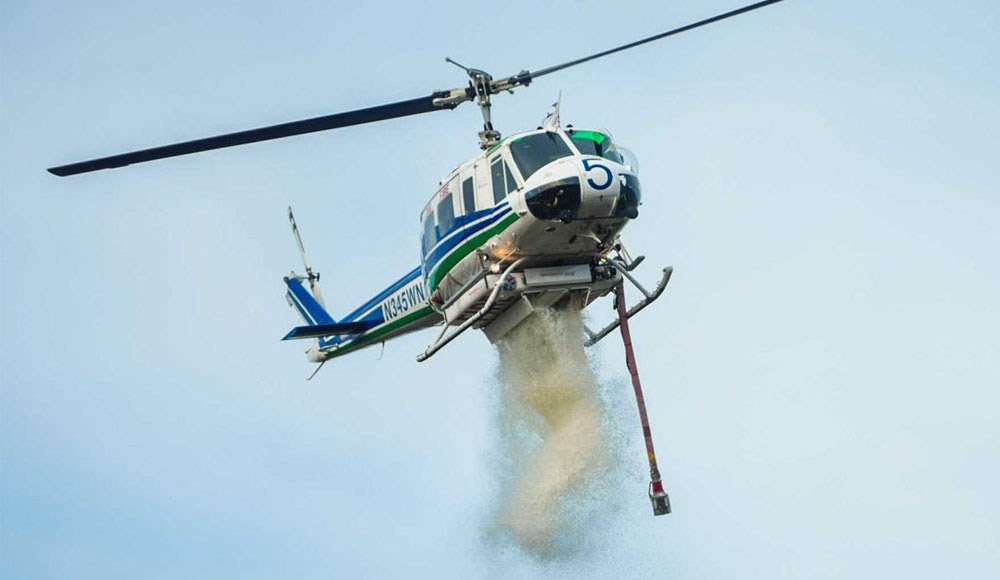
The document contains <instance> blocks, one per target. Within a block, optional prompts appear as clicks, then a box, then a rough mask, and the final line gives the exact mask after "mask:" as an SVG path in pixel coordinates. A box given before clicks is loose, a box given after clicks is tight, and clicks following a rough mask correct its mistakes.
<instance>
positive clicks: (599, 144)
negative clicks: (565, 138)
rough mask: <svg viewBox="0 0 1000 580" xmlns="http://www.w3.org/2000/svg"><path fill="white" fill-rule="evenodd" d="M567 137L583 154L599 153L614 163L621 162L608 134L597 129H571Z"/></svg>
mask: <svg viewBox="0 0 1000 580" xmlns="http://www.w3.org/2000/svg"><path fill="white" fill-rule="evenodd" d="M569 138H570V139H571V140H572V141H573V145H576V148H577V149H579V150H580V153H583V154H584V155H599V156H600V157H603V158H605V159H607V160H609V161H614V162H615V163H623V159H622V156H621V153H619V152H618V149H617V148H616V147H615V144H614V142H613V141H612V140H611V136H610V135H605V134H604V133H598V132H597V131H571V132H569Z"/></svg>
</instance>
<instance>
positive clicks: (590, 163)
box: [583, 159, 615, 191]
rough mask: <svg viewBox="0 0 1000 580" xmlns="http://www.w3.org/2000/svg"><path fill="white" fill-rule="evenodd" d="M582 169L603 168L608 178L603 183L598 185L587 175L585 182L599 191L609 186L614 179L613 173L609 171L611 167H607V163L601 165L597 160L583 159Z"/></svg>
mask: <svg viewBox="0 0 1000 580" xmlns="http://www.w3.org/2000/svg"><path fill="white" fill-rule="evenodd" d="M583 169H584V170H585V171H590V170H591V169H603V170H604V174H605V175H607V176H608V180H607V181H605V182H604V183H602V184H600V185H598V184H597V183H595V182H594V180H593V179H591V178H589V177H588V178H587V183H588V184H589V185H590V187H593V188H594V189H596V190H598V191H600V190H602V189H607V188H609V187H611V182H612V181H614V179H615V174H614V173H611V169H609V168H608V166H607V165H602V164H600V163H598V162H597V161H594V160H593V159H584V160H583Z"/></svg>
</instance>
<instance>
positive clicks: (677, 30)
mask: <svg viewBox="0 0 1000 580" xmlns="http://www.w3.org/2000/svg"><path fill="white" fill-rule="evenodd" d="M781 1H782V0H764V1H763V2H757V3H756V4H750V5H749V6H744V7H743V8H737V9H736V10H732V11H729V12H726V13H724V14H719V15H718V16H713V17H711V18H706V19H705V20H699V21H698V22H695V23H693V24H688V25H687V26H681V27H680V28H675V29H673V30H668V31H667V32H663V33H660V34H657V35H654V36H650V37H649V38H643V39H642V40H637V41H635V42H630V43H628V44H623V45H621V46H619V47H616V48H612V49H609V50H605V51H603V52H598V53H597V54H592V55H590V56H585V57H583V58H578V59H576V60H571V61H569V62H564V63H562V64H557V65H555V66H550V67H548V68H543V69H541V70H538V71H531V73H529V74H530V78H531V79H536V78H538V77H540V76H544V75H547V74H549V73H554V72H556V71H560V70H563V69H565V68H569V67H571V66H576V65H578V64H583V63H585V62H587V61H591V60H594V59H598V58H601V57H602V56H608V55H609V54H614V53H616V52H621V51H623V50H628V49H630V48H635V47H637V46H639V45H641V44H646V43H647V42H653V41H654V40H660V39H661V38H666V37H668V36H673V35H675V34H680V33H682V32H687V31H688V30H694V29H695V28H700V27H702V26H705V25H707V24H712V23H713V22H718V21H720V20H725V19H726V18H732V17H733V16H738V15H740V14H743V13H745V12H751V11H753V10H757V9H758V8H763V7H765V6H770V5H771V4H777V3H778V2H781ZM515 76H517V75H515Z"/></svg>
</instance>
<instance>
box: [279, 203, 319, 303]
mask: <svg viewBox="0 0 1000 580" xmlns="http://www.w3.org/2000/svg"><path fill="white" fill-rule="evenodd" d="M288 222H289V223H290V224H292V234H293V235H294V236H295V243H296V244H297V245H298V246H299V255H300V256H302V265H303V266H305V268H306V277H307V278H309V290H311V291H312V294H313V296H314V297H315V298H316V302H319V303H320V305H321V306H323V307H324V308H325V307H326V303H324V302H323V294H322V293H321V292H320V290H319V273H318V272H317V273H315V274H314V273H313V269H312V265H311V264H310V263H309V257H308V256H307V255H306V248H305V246H303V245H302V236H301V235H300V234H299V226H298V225H297V224H296V223H295V214H293V213H292V206H288Z"/></svg>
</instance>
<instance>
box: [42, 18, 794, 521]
mask: <svg viewBox="0 0 1000 580" xmlns="http://www.w3.org/2000/svg"><path fill="white" fill-rule="evenodd" d="M781 1H782V0H763V1H760V2H757V3H755V4H750V5H747V6H744V7H742V8H738V9H735V10H731V11H729V12H725V13H722V14H719V15H716V16H713V17H711V18H706V19H704V20H700V21H697V22H694V23H691V24H688V25H685V26H681V27H679V28H674V29H672V30H668V31H666V32H663V33H660V34H656V35H653V36H650V37H647V38H643V39H641V40H637V41H634V42H631V43H628V44H624V45H621V46H617V47H614V48H611V49H608V50H605V51H602V52H598V53H595V54H592V55H589V56H585V57H582V58H578V59H575V60H572V61H569V62H565V63H562V64H558V65H554V66H550V67H547V68H542V69H538V70H534V71H529V70H522V71H520V72H519V73H517V74H514V75H511V76H507V77H503V78H494V77H493V76H492V75H491V74H489V73H487V72H486V71H483V70H480V69H476V68H470V67H466V66H463V65H461V64H459V63H458V62H456V61H454V60H452V59H450V58H446V59H445V60H446V61H447V62H449V63H451V64H454V65H455V66H457V67H459V68H461V69H462V70H463V71H464V72H465V73H466V75H467V76H468V78H469V80H468V84H467V86H464V87H459V88H454V89H449V90H435V91H433V92H431V94H430V95H426V96H422V97H418V98H415V99H410V100H406V101H399V102H395V103H389V104H384V105H378V106H374V107H369V108H365V109H357V110H353V111H347V112H342V113H336V114H332V115H326V116H322V117H315V118H311V119H305V120H300V121H293V122H289V123H283V124H279V125H272V126H267V127H260V128H256V129H250V130H246V131H238V132H234V133H227V134H224V135H218V136H213V137H207V138H203V139H197V140H193V141H185V142H180V143H174V144H171V145H164V146H160V147H154V148H150V149H143V150H139V151H133V152H129V153H123V154H118V155H112V156H108V157H102V158H98V159H92V160H87V161H81V162H77V163H71V164H67V165H61V166H57V167H52V168H50V169H48V171H49V172H50V173H52V174H53V175H56V176H59V177H65V176H70V175H76V174H81V173H88V172H92V171H98V170H103V169H111V168H118V167H123V166H127V165H131V164H134V163H143V162H148V161H154V160H159V159H165V158H169V157H176V156H181V155H188V154H192V153H198V152H204V151H210V150H214V149H221V148H226V147H234V146H238V145H245V144H250V143H257V142H261V141H268V140H273V139H279V138H284V137H291V136H296V135H303V134H307V133H313V132H318V131H326V130H331V129H338V128H342V127H348V126H353V125H360V124H367V123H374V122H379V121H386V120H390V119H396V118H401V117H407V116H412V115H419V114H424V113H432V112H437V111H446V110H451V109H454V108H456V107H458V106H459V105H461V104H463V103H465V102H470V101H474V102H476V104H477V105H478V106H479V108H480V111H481V113H482V117H483V128H482V130H481V131H479V132H478V137H479V148H480V151H479V153H478V154H477V155H476V156H474V157H473V158H471V159H469V160H467V161H465V162H463V163H461V164H459V165H458V166H457V167H456V168H455V169H454V170H452V171H451V172H450V173H449V174H448V175H447V176H446V177H445V178H444V179H442V180H441V182H440V183H439V184H438V188H437V190H436V192H435V193H434V194H433V195H432V196H431V198H430V200H429V201H428V202H427V203H426V205H425V206H424V208H423V210H422V211H421V213H420V220H419V223H420V230H419V231H420V255H421V263H420V265H418V266H416V267H415V268H413V269H412V270H411V271H409V272H407V273H406V274H404V275H403V276H401V277H400V278H399V279H397V280H396V281H395V282H393V283H392V284H391V285H389V286H388V287H387V288H385V289H384V290H382V291H381V292H379V293H378V294H376V295H375V296H373V297H372V298H370V299H369V300H367V301H365V302H364V303H363V304H361V305H360V306H358V307H357V308H355V309H354V310H353V311H351V312H350V313H348V314H346V315H344V316H343V317H342V318H340V319H339V320H337V319H335V318H334V317H333V316H332V315H331V314H330V312H329V311H328V310H327V307H326V303H325V301H324V299H323V295H322V291H321V289H320V284H319V282H320V274H319V273H318V272H316V271H314V270H313V268H312V265H311V263H310V262H309V259H308V257H307V255H306V252H305V247H304V245H303V243H302V237H301V234H300V232H299V229H298V226H297V224H296V222H295V216H294V214H293V212H292V209H291V208H289V209H288V219H289V222H290V224H291V228H292V232H293V236H294V238H295V241H296V244H297V246H298V250H299V253H300V256H301V259H302V262H303V266H304V273H303V274H297V273H295V272H294V271H292V272H291V273H290V274H289V275H288V276H285V277H284V278H283V280H284V283H285V286H286V293H285V297H286V300H287V302H288V304H289V305H290V306H291V307H292V308H294V309H295V310H296V311H297V312H298V314H299V315H300V316H301V318H302V320H303V322H304V324H303V325H301V326H296V327H294V328H292V330H291V331H289V332H288V333H287V334H286V335H285V336H284V337H283V339H282V340H302V339H305V340H311V341H312V346H311V347H310V348H309V349H308V350H307V351H306V355H307V358H308V360H309V361H310V362H313V363H318V366H317V367H316V368H315V370H314V371H313V373H312V374H311V375H310V376H309V377H308V378H309V379H312V378H313V377H314V376H315V375H316V373H318V372H319V370H320V369H321V368H322V367H323V365H324V364H325V363H326V362H327V361H329V360H331V359H334V358H337V357H340V356H343V355H346V354H349V353H352V352H355V351H358V350H360V349H363V348H366V347H369V346H373V345H377V344H384V343H385V342H386V341H388V340H391V339H393V338H396V337H399V336H402V335H404V334H408V333H411V332H415V331H418V330H423V329H427V328H431V327H435V326H440V327H441V329H440V331H439V332H438V334H437V336H436V338H435V339H434V340H433V341H432V342H431V343H430V344H429V345H428V346H427V348H426V349H425V350H424V351H423V352H421V353H419V354H418V355H417V361H421V362H422V361H425V360H427V359H429V358H430V357H432V356H433V355H434V354H435V353H437V352H439V351H440V350H441V349H442V348H444V347H445V346H446V345H448V344H449V343H450V342H451V341H452V340H454V339H455V338H457V337H458V336H460V335H461V334H463V333H464V332H466V331H467V330H469V329H470V328H477V329H481V330H482V331H483V332H484V333H485V335H486V337H487V338H488V339H489V341H490V342H496V341H499V340H500V339H502V338H503V337H504V336H505V335H507V333H508V332H510V331H511V330H513V329H514V328H515V327H517V325H518V324H520V323H521V322H522V321H523V320H525V319H526V318H527V317H528V316H529V315H531V313H532V312H534V311H536V310H538V309H543V308H549V307H558V306H563V305H572V306H573V307H575V308H578V309H585V308H587V307H588V306H589V305H591V304H592V303H594V302H595V301H596V300H598V299H599V298H601V297H604V296H608V295H613V296H614V298H615V306H616V308H617V310H618V314H619V316H618V319H617V320H615V321H613V322H611V323H609V324H607V325H606V326H604V327H603V328H601V329H599V330H597V331H592V330H590V329H589V328H586V330H585V332H586V339H585V345H586V346H591V345H593V344H596V343H597V342H598V341H600V340H601V339H603V338H604V337H605V336H607V335H608V334H609V333H610V332H612V331H613V330H615V329H616V328H620V329H621V331H622V336H623V339H624V340H625V346H626V354H627V356H626V358H627V362H628V366H629V370H630V371H631V373H632V379H633V386H634V387H635V390H636V396H637V401H638V403H639V411H640V416H641V419H642V423H643V431H644V434H645V438H646V446H647V452H648V453H647V454H648V457H649V461H650V471H651V484H650V499H651V500H652V501H653V508H654V514H656V515H662V514H664V513H669V512H670V505H669V499H668V498H667V497H666V493H665V492H664V491H663V488H662V484H661V483H660V476H659V471H658V469H657V467H656V462H655V457H654V453H653V448H652V439H651V436H650V432H649V426H648V422H647V420H646V414H645V406H644V403H643V399H642V394H641V388H640V386H639V379H638V373H637V371H636V370H635V361H634V355H633V353H632V350H631V339H630V338H629V335H628V320H629V319H630V318H632V317H633V316H635V315H636V314H637V313H638V312H640V311H642V310H643V309H644V308H646V307H647V306H649V305H650V304H651V303H652V302H653V301H655V300H657V299H658V298H659V297H660V296H661V295H662V293H663V292H664V290H665V288H666V286H667V283H668V282H669V280H670V277H671V274H672V272H673V270H672V268H670V267H667V268H664V269H663V271H662V275H661V277H660V279H659V281H658V283H657V285H656V286H655V287H654V288H653V289H652V290H647V289H646V288H645V287H643V286H642V284H641V283H640V282H639V281H638V280H637V279H636V278H635V276H634V275H633V274H632V272H633V270H635V268H636V267H637V266H639V265H640V263H642V261H643V260H644V257H643V256H636V257H634V258H633V257H632V256H631V255H630V254H629V252H628V250H627V249H626V247H625V245H624V242H623V241H622V239H621V233H622V231H623V229H624V228H625V226H627V225H628V223H629V222H631V221H634V220H636V219H638V217H639V206H640V204H641V202H642V190H641V187H640V182H639V164H638V160H637V158H636V156H635V155H634V154H633V153H632V152H630V151H629V150H628V149H626V148H624V147H621V146H619V145H618V144H617V143H616V142H615V141H614V139H613V137H612V135H611V133H610V132H609V131H607V130H604V129H600V128H577V127H574V126H572V125H567V126H565V127H563V126H562V125H561V121H560V115H559V108H560V101H561V99H560V101H557V102H556V103H555V104H554V105H553V110H552V112H551V113H550V114H548V115H547V116H546V117H545V119H544V120H543V122H542V124H541V125H540V126H539V127H537V128H536V129H533V130H528V131H522V132H518V133H514V134H511V135H508V136H506V137H504V136H502V135H501V133H500V132H499V131H498V130H497V129H496V128H495V127H494V125H493V122H492V117H491V109H492V102H491V97H492V96H494V95H498V94H500V93H503V92H509V93H513V92H514V89H515V88H521V87H527V86H529V85H530V84H531V83H532V82H533V81H535V80H536V79H539V78H541V77H543V76H546V75H549V74H552V73H555V72H558V71H561V70H564V69H567V68H569V67H573V66H577V65H580V64H583V63H586V62H589V61H591V60H595V59H598V58H602V57H605V56H608V55H611V54H614V53H618V52H621V51H624V50H628V49H631V48H635V47H637V46H640V45H643V44H646V43H649V42H653V41H655V40H660V39H663V38H667V37H669V36H673V35H676V34H680V33H682V32H687V31H690V30H693V29H696V28H700V27H703V26H706V25H708V24H712V23H715V22H719V21H722V20H725V19H728V18H732V17H734V16H737V15H740V14H744V13H747V12H751V11H754V10H757V9H760V8H763V7H766V6H769V5H772V4H776V3H778V2H781ZM625 281H628V282H629V283H631V284H632V285H634V286H635V287H636V288H637V289H638V290H639V291H640V292H641V293H642V295H643V297H642V298H641V299H640V301H639V302H638V303H636V304H635V305H633V306H632V307H627V306H626V305H625V303H624V282H625ZM307 286H308V288H307Z"/></svg>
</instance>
